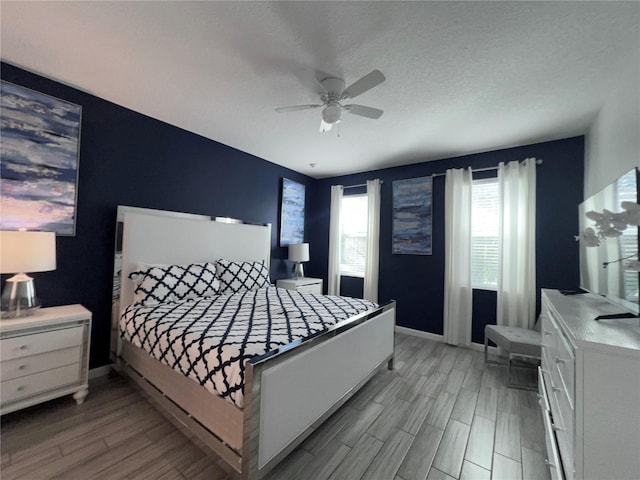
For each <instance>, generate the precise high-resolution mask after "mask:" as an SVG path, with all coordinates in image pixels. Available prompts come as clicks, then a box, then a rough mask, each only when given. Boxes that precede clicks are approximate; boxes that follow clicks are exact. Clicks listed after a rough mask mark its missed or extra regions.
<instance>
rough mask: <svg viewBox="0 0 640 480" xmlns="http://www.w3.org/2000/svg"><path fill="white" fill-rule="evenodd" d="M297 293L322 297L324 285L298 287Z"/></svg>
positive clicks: (313, 284) (315, 284)
mask: <svg viewBox="0 0 640 480" xmlns="http://www.w3.org/2000/svg"><path fill="white" fill-rule="evenodd" d="M296 291H298V292H300V293H314V294H316V295H322V284H321V283H312V284H310V285H298V287H297V288H296Z"/></svg>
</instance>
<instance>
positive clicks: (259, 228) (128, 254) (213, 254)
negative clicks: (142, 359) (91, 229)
mask: <svg viewBox="0 0 640 480" xmlns="http://www.w3.org/2000/svg"><path fill="white" fill-rule="evenodd" d="M221 258H223V259H226V260H234V261H240V260H245V261H262V260H264V261H265V262H266V264H267V265H269V264H270V258H271V225H270V224H267V225H251V224H244V223H223V222H215V221H203V220H193V219H189V218H177V217H164V216H157V215H148V214H144V213H135V212H134V213H125V215H124V229H123V236H122V273H121V292H120V309H121V310H124V308H126V307H127V306H128V305H129V304H130V303H131V302H132V301H133V288H134V286H133V281H131V280H130V279H129V274H130V273H131V272H132V271H134V270H135V269H136V267H137V265H138V264H139V263H148V264H165V265H166V264H172V265H175V264H187V263H194V262H206V261H210V262H213V261H215V260H219V259H221Z"/></svg>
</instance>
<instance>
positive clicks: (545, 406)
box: [538, 367, 551, 412]
mask: <svg viewBox="0 0 640 480" xmlns="http://www.w3.org/2000/svg"><path fill="white" fill-rule="evenodd" d="M542 372H543V370H542V368H541V367H538V404H539V405H540V408H541V409H542V411H543V412H544V411H547V412H548V411H549V410H550V409H551V406H550V405H549V398H548V396H547V395H548V394H547V386H546V385H545V383H544V375H543V373H542Z"/></svg>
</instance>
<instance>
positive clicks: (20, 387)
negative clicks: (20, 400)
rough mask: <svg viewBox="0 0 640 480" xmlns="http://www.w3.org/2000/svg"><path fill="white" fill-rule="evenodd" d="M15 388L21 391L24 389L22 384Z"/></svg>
mask: <svg viewBox="0 0 640 480" xmlns="http://www.w3.org/2000/svg"><path fill="white" fill-rule="evenodd" d="M16 390H17V391H18V392H22V391H24V386H23V385H20V386H19V387H18V388H16Z"/></svg>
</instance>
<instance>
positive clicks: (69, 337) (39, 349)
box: [0, 325, 84, 361]
mask: <svg viewBox="0 0 640 480" xmlns="http://www.w3.org/2000/svg"><path fill="white" fill-rule="evenodd" d="M83 330H84V327H83V326H82V325H78V326H74V327H70V328H62V329H60V330H51V331H48V332H42V333H33V334H30V335H20V336H17V337H11V338H5V339H2V340H0V358H1V359H2V361H5V360H12V359H14V358H21V357H27V356H30V355H36V354H38V353H44V352H51V351H53V350H60V349H63V348H68V347H75V346H79V345H82V334H83Z"/></svg>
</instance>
